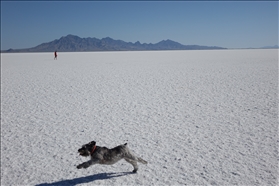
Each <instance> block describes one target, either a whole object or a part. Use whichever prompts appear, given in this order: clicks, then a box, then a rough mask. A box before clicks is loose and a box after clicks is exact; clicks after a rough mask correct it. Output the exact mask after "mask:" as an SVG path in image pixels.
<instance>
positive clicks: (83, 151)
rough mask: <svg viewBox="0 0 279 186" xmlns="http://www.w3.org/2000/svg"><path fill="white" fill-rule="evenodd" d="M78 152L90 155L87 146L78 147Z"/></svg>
mask: <svg viewBox="0 0 279 186" xmlns="http://www.w3.org/2000/svg"><path fill="white" fill-rule="evenodd" d="M78 153H79V155H81V156H89V155H90V152H89V151H88V150H87V149H85V148H81V149H78Z"/></svg>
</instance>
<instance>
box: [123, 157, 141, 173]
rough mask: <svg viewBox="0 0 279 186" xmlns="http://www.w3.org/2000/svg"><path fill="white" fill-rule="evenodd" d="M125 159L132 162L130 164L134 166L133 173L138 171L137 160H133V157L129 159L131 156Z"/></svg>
mask: <svg viewBox="0 0 279 186" xmlns="http://www.w3.org/2000/svg"><path fill="white" fill-rule="evenodd" d="M124 159H125V160H126V161H127V162H128V163H130V164H132V165H133V167H134V170H133V173H136V172H137V171H138V169H139V167H138V164H137V162H136V161H134V160H131V159H129V158H124Z"/></svg>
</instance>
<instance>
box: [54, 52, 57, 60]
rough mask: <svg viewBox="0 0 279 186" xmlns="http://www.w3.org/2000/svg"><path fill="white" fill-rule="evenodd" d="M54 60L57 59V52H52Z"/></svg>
mask: <svg viewBox="0 0 279 186" xmlns="http://www.w3.org/2000/svg"><path fill="white" fill-rule="evenodd" d="M54 59H57V51H55V52H54Z"/></svg>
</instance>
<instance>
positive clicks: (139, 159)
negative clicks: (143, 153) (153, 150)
mask: <svg viewBox="0 0 279 186" xmlns="http://www.w3.org/2000/svg"><path fill="white" fill-rule="evenodd" d="M137 159H138V162H140V163H142V164H147V161H145V160H144V159H142V158H140V157H137Z"/></svg>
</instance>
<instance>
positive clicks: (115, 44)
mask: <svg viewBox="0 0 279 186" xmlns="http://www.w3.org/2000/svg"><path fill="white" fill-rule="evenodd" d="M210 49H226V48H223V47H217V46H200V45H182V44H180V43H178V42H175V41H172V40H169V39H168V40H163V41H160V42H158V43H156V44H151V43H150V44H146V43H143V44H142V43H140V42H139V41H137V42H135V43H132V42H125V41H122V40H114V39H112V38H110V37H106V38H103V39H97V38H90V37H88V38H80V37H78V36H75V35H71V34H70V35H67V36H63V37H61V38H60V39H55V40H54V41H51V42H47V43H42V44H40V45H38V46H35V47H32V48H25V49H9V50H4V51H1V52H53V51H55V50H57V51H59V52H81V51H84V52H85V51H145V50H210Z"/></svg>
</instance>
